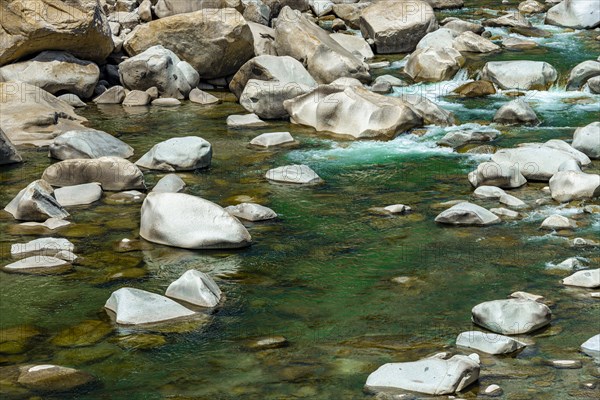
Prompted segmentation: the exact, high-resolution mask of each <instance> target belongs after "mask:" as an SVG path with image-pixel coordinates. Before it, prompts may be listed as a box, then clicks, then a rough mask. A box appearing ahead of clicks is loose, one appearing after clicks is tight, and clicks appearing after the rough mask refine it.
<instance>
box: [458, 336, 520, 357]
mask: <svg viewBox="0 0 600 400" xmlns="http://www.w3.org/2000/svg"><path fill="white" fill-rule="evenodd" d="M456 345H457V346H460V347H466V348H469V349H474V350H478V351H482V352H484V353H488V354H510V353H514V352H515V351H517V350H520V349H522V348H523V347H525V344H524V343H521V342H519V341H518V340H515V339H513V338H510V337H508V336H504V335H498V334H496V333H486V332H480V331H468V332H462V333H461V334H459V335H458V337H457V338H456Z"/></svg>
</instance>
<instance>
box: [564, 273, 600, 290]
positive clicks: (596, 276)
mask: <svg viewBox="0 0 600 400" xmlns="http://www.w3.org/2000/svg"><path fill="white" fill-rule="evenodd" d="M562 283H563V285H567V286H577V287H583V288H588V289H595V288H598V287H600V268H598V269H587V270H583V271H577V272H575V273H574V274H573V275H571V276H568V277H566V278H565V279H563V280H562Z"/></svg>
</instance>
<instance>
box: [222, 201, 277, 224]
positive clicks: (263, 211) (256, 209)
mask: <svg viewBox="0 0 600 400" xmlns="http://www.w3.org/2000/svg"><path fill="white" fill-rule="evenodd" d="M225 211H227V212H228V213H229V214H231V215H233V216H234V217H236V218H241V219H245V220H247V221H264V220H268V219H273V218H277V213H276V212H275V211H273V210H271V209H270V208H268V207H265V206H261V205H260V204H254V203H241V204H238V205H236V206H229V207H225Z"/></svg>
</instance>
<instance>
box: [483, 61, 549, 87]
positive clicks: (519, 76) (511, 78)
mask: <svg viewBox="0 0 600 400" xmlns="http://www.w3.org/2000/svg"><path fill="white" fill-rule="evenodd" d="M557 78H558V73H557V72H556V69H554V67H553V66H552V65H550V64H548V63H547V62H543V61H523V60H515V61H490V62H488V63H486V64H485V65H484V66H483V69H482V70H481V73H480V79H485V80H488V81H491V82H493V83H494V84H495V85H496V86H498V87H499V88H500V89H521V90H548V89H549V88H550V86H552V85H553V84H554V82H556V79H557Z"/></svg>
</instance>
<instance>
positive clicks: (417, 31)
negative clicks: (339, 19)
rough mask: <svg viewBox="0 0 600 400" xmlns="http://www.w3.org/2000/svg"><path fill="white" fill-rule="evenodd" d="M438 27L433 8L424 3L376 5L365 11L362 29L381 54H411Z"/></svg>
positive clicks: (390, 0)
mask: <svg viewBox="0 0 600 400" xmlns="http://www.w3.org/2000/svg"><path fill="white" fill-rule="evenodd" d="M437 28H438V23H437V20H436V18H435V14H434V13H433V8H431V6H430V5H429V4H427V3H426V2H424V1H421V0H385V1H378V2H374V3H373V4H371V5H370V6H368V7H367V8H365V9H364V10H363V11H362V14H361V17H360V30H361V32H362V34H363V36H364V37H365V38H370V39H372V40H373V41H374V42H375V51H376V53H378V54H390V53H408V52H411V51H413V50H414V49H415V48H416V46H417V43H419V41H420V40H421V39H422V38H423V36H425V35H426V34H427V33H429V32H432V31H434V30H436V29H437Z"/></svg>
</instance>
